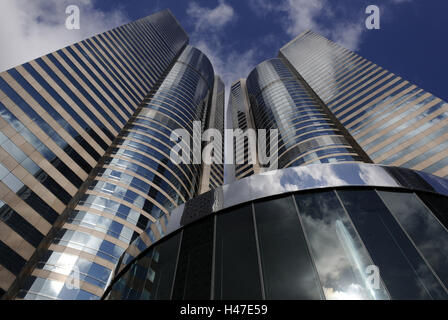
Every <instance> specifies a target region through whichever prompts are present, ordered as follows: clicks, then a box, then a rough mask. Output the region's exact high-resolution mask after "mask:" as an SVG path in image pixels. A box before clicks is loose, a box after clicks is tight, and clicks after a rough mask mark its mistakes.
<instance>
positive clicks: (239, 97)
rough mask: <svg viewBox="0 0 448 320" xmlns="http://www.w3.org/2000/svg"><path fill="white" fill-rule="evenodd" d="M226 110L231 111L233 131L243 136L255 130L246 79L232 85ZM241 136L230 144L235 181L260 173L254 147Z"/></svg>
mask: <svg viewBox="0 0 448 320" xmlns="http://www.w3.org/2000/svg"><path fill="white" fill-rule="evenodd" d="M228 108H229V109H230V110H231V111H232V122H233V129H234V130H241V131H240V132H241V133H242V134H243V135H244V134H247V133H248V132H249V129H252V130H253V129H255V128H256V127H255V124H254V120H253V116H252V112H251V108H250V102H249V96H248V94H247V86H246V79H239V80H237V81H235V82H234V83H233V84H232V86H231V88H230V97H229V105H228ZM243 135H242V138H243V140H241V141H238V140H237V138H234V141H233V142H232V144H233V159H234V170H235V179H236V180H238V179H242V178H245V177H247V176H250V175H252V174H256V173H258V172H260V166H259V163H258V158H257V155H256V145H252V146H250V145H249V143H250V142H251V140H249V137H248V136H247V135H246V136H243Z"/></svg>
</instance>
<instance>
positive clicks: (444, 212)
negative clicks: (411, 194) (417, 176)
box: [418, 192, 448, 229]
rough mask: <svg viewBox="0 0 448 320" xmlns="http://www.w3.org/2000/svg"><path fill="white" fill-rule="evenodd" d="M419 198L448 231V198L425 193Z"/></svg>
mask: <svg viewBox="0 0 448 320" xmlns="http://www.w3.org/2000/svg"><path fill="white" fill-rule="evenodd" d="M418 196H419V198H420V199H421V200H423V202H424V203H425V204H426V206H427V207H428V208H429V209H431V211H432V213H434V215H435V216H436V217H437V219H439V221H440V222H441V223H442V224H443V225H444V226H445V228H447V229H448V197H444V196H439V195H436V194H431V193H423V192H421V193H418Z"/></svg>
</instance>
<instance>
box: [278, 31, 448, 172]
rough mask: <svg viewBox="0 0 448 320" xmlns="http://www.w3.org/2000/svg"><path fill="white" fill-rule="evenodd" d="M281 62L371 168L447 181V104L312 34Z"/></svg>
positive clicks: (292, 47) (283, 53) (294, 44)
mask: <svg viewBox="0 0 448 320" xmlns="http://www.w3.org/2000/svg"><path fill="white" fill-rule="evenodd" d="M279 57H281V58H284V59H285V60H287V61H288V63H289V65H290V66H291V67H292V68H293V69H295V70H296V71H297V72H298V73H299V74H300V76H301V77H303V79H304V80H305V81H306V83H307V84H308V85H309V86H310V87H311V88H312V90H313V91H314V92H315V93H316V94H317V95H318V96H319V98H320V99H321V100H322V101H323V102H324V103H325V104H326V105H327V107H328V108H329V109H330V110H331V112H332V113H333V114H334V116H335V117H336V118H337V119H338V120H339V121H340V122H341V123H342V125H343V126H344V127H345V128H347V130H348V131H349V132H350V134H351V135H352V137H353V138H354V139H355V140H356V141H357V143H358V144H359V145H360V146H361V147H362V149H363V150H364V151H365V152H366V153H367V154H368V155H369V157H370V158H371V159H372V161H373V162H374V163H381V164H386V165H392V166H400V167H405V168H410V169H415V170H421V171H425V172H428V173H432V174H434V175H437V176H440V177H448V103H446V102H445V101H443V100H441V99H439V98H437V97H436V96H434V95H432V94H431V93H428V92H425V91H424V90H423V89H421V88H419V87H417V86H416V85H414V84H412V83H410V82H409V81H406V80H405V79H402V78H401V77H399V76H397V75H395V74H393V73H391V72H389V71H387V70H385V69H384V68H382V67H380V66H378V65H376V64H374V63H372V62H371V61H368V60H366V59H364V58H363V57H361V56H360V55H358V54H356V53H355V52H353V51H350V50H348V49H345V48H343V47H342V46H340V45H338V44H336V43H334V42H332V41H330V40H328V39H326V38H324V37H322V36H321V35H319V34H316V33H314V32H312V31H306V32H304V33H303V34H301V35H299V36H298V37H297V38H295V39H294V40H292V41H291V42H290V43H288V44H287V45H285V46H284V47H283V48H281V49H280V53H279Z"/></svg>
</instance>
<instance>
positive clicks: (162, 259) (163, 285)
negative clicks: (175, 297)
mask: <svg viewBox="0 0 448 320" xmlns="http://www.w3.org/2000/svg"><path fill="white" fill-rule="evenodd" d="M179 240H180V233H178V234H176V235H175V236H174V237H171V238H170V239H168V240H166V241H163V242H162V243H161V244H159V245H158V246H157V247H156V248H155V249H154V257H153V259H152V264H151V269H152V270H153V272H154V273H155V276H154V279H153V280H152V281H151V283H152V286H151V292H152V294H153V299H158V300H167V299H170V297H171V288H172V285H173V280H174V270H175V268H176V259H177V253H178V248H179Z"/></svg>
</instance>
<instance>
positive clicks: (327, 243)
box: [295, 191, 389, 300]
mask: <svg viewBox="0 0 448 320" xmlns="http://www.w3.org/2000/svg"><path fill="white" fill-rule="evenodd" d="M295 198H296V202H297V206H298V208H299V213H300V216H301V218H302V220H301V221H302V225H303V228H304V230H305V233H306V235H307V239H308V242H309V244H310V248H311V252H312V254H313V257H314V261H315V264H316V268H317V271H318V273H319V277H320V281H321V283H322V286H323V290H324V294H325V297H326V298H327V299H330V300H340V299H341V300H347V299H350V300H352V299H355V300H358V299H363V300H364V299H369V300H370V299H375V300H376V299H388V298H389V296H388V294H387V292H386V290H385V289H384V287H383V285H382V284H380V283H379V284H380V287H379V288H375V287H374V286H373V284H372V283H370V281H369V279H368V275H369V274H370V272H368V271H369V269H368V267H369V266H370V265H373V262H372V261H371V259H370V257H369V255H368V253H367V251H366V249H365V248H364V246H363V244H362V242H361V241H360V239H359V237H358V235H357V234H356V231H355V230H354V228H353V226H352V224H351V222H350V218H349V217H348V215H347V214H346V213H345V211H344V210H343V208H342V206H341V204H340V203H339V201H338V199H337V197H336V194H335V193H334V191H327V192H316V193H302V194H297V195H296V196H295Z"/></svg>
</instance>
